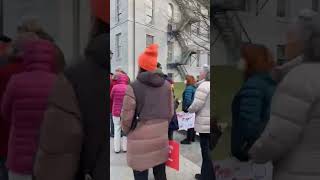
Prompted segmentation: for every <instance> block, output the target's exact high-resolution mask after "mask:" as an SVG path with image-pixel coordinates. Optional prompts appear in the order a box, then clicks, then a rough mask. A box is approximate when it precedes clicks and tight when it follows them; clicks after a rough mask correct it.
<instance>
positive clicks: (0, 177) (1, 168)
mask: <svg viewBox="0 0 320 180" xmlns="http://www.w3.org/2000/svg"><path fill="white" fill-rule="evenodd" d="M0 180H8V169H7V168H6V159H5V158H0Z"/></svg>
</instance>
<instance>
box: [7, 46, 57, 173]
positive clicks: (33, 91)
mask: <svg viewBox="0 0 320 180" xmlns="http://www.w3.org/2000/svg"><path fill="white" fill-rule="evenodd" d="M23 52H24V55H23V62H24V64H25V67H26V69H25V71H24V72H22V73H20V74H17V75H14V76H13V77H12V78H11V80H10V81H9V84H8V86H7V89H6V92H5V94H4V98H3V102H2V113H3V116H4V119H5V120H7V121H10V123H11V131H10V138H9V147H8V157H7V167H8V169H9V170H10V171H13V172H15V173H19V174H25V175H30V174H32V168H33V162H34V158H35V153H36V151H37V149H38V138H39V130H40V125H41V122H42V120H43V118H44V112H45V110H46V107H47V102H48V96H49V94H50V93H51V90H52V88H53V84H54V82H55V79H56V74H55V73H53V72H55V70H56V69H55V67H54V61H55V48H54V46H53V45H52V44H51V43H50V42H48V41H44V40H32V41H26V42H25V43H24V48H23Z"/></svg>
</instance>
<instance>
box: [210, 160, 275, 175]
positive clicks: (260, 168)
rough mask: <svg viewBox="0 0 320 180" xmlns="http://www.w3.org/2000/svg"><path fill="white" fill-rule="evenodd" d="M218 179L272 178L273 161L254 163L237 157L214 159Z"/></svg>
mask: <svg viewBox="0 0 320 180" xmlns="http://www.w3.org/2000/svg"><path fill="white" fill-rule="evenodd" d="M214 171H215V174H216V179H217V180H235V179H236V180H272V173H273V166H272V163H270V162H269V163H266V164H254V163H249V162H240V161H238V160H236V159H235V158H230V159H226V160H222V161H214Z"/></svg>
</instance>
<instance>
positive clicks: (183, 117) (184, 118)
mask: <svg viewBox="0 0 320 180" xmlns="http://www.w3.org/2000/svg"><path fill="white" fill-rule="evenodd" d="M177 118H178V124H179V130H188V129H190V128H194V121H195V119H196V114H195V113H184V112H178V113H177Z"/></svg>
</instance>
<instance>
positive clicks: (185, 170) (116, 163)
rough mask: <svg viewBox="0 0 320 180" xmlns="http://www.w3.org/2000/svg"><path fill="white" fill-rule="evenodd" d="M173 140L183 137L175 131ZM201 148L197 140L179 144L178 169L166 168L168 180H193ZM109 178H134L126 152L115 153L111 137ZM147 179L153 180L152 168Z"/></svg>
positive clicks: (118, 179)
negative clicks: (188, 143) (191, 142)
mask: <svg viewBox="0 0 320 180" xmlns="http://www.w3.org/2000/svg"><path fill="white" fill-rule="evenodd" d="M174 136H175V140H176V141H178V142H180V140H182V139H183V138H184V137H183V136H182V135H180V134H179V133H176V134H175V135H174ZM200 152H201V150H200V145H199V142H195V143H193V144H191V145H180V171H179V172H177V171H175V170H173V169H171V168H167V179H168V180H194V179H195V178H194V175H195V174H197V173H199V172H200V165H201V153H200ZM110 180H134V178H133V172H132V169H131V168H129V167H128V166H127V161H126V154H124V153H121V154H115V153H114V150H113V138H111V139H110ZM149 180H154V178H153V174H152V170H150V172H149Z"/></svg>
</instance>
